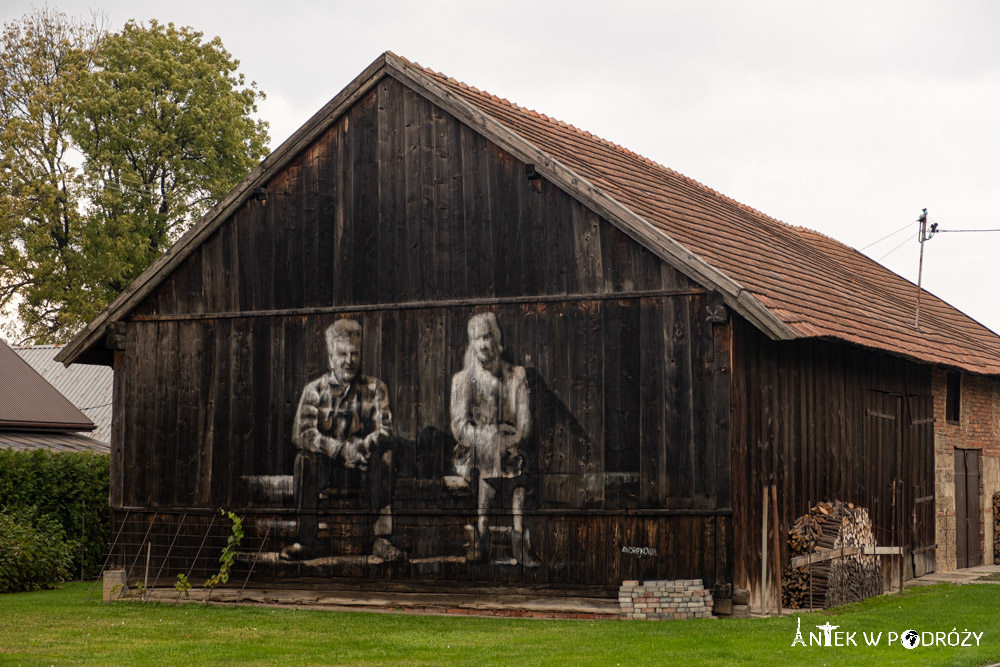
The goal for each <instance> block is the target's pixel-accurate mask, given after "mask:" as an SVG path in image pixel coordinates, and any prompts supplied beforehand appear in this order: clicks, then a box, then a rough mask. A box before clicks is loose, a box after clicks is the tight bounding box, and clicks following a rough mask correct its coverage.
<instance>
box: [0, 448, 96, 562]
mask: <svg viewBox="0 0 1000 667" xmlns="http://www.w3.org/2000/svg"><path fill="white" fill-rule="evenodd" d="M108 466H109V457H108V455H107V454H95V453H91V452H50V451H48V450H44V449H36V450H29V451H23V450H11V449H0V512H9V513H12V514H15V515H18V516H21V515H23V513H24V512H29V511H31V512H33V514H34V515H35V516H37V517H38V519H39V520H43V518H44V517H50V518H51V519H54V520H55V521H57V522H58V523H59V524H60V525H61V526H62V529H63V531H64V533H65V536H66V542H67V544H69V545H70V548H71V550H72V562H71V563H70V575H71V576H73V577H79V576H80V571H81V566H82V567H83V571H84V573H85V576H87V577H95V576H97V575H98V574H100V571H101V565H102V564H103V563H104V557H105V555H106V553H107V550H108V535H109V532H110V520H111V518H110V517H111V515H110V510H109V508H108V484H109V481H110V476H109V471H108ZM31 508H35V509H34V510H32V509H31ZM36 523H37V522H36Z"/></svg>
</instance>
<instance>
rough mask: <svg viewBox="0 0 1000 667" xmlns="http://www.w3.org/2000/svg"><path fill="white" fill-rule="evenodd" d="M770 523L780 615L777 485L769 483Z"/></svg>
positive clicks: (779, 547)
mask: <svg viewBox="0 0 1000 667" xmlns="http://www.w3.org/2000/svg"><path fill="white" fill-rule="evenodd" d="M771 523H772V524H774V527H773V528H772V529H771V530H772V532H773V540H772V541H773V544H774V553H773V554H772V556H771V560H773V561H774V581H775V583H776V584H777V585H778V615H779V616H780V615H781V538H780V537H779V535H778V532H779V531H778V525H779V524H778V486H777V485H776V484H772V485H771Z"/></svg>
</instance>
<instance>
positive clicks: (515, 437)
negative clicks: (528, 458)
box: [451, 313, 539, 567]
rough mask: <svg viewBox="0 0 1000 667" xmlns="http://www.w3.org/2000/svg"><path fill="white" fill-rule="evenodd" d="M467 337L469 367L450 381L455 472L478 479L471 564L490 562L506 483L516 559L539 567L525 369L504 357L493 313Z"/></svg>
mask: <svg viewBox="0 0 1000 667" xmlns="http://www.w3.org/2000/svg"><path fill="white" fill-rule="evenodd" d="M468 334H469V346H468V348H467V349H466V351H465V363H464V367H463V369H462V370H461V371H459V372H458V373H456V374H455V375H454V377H452V381H451V432H452V435H454V436H455V440H457V441H458V442H457V444H456V445H455V456H454V461H453V463H454V466H455V472H456V473H458V475H460V476H462V477H464V478H465V480H466V481H467V482H468V483H470V484H475V482H476V480H477V479H478V485H477V486H478V488H477V489H476V492H477V498H478V504H477V528H478V538H477V537H476V535H470V538H469V546H468V551H467V553H466V558H467V559H468V560H469V561H478V560H482V559H483V558H485V557H487V556H488V554H489V550H490V543H491V533H490V526H489V510H490V508H492V507H493V505H494V503H495V501H496V495H497V492H498V491H501V490H502V489H503V487H504V484H503V480H504V478H507V479H510V480H512V481H511V483H509V484H508V486H509V487H512V488H513V492H512V497H511V510H512V514H513V524H514V525H513V530H512V531H511V554H512V556H513V558H514V560H516V561H517V562H519V563H521V564H523V565H526V566H528V567H536V566H538V565H539V561H538V559H537V558H535V556H534V555H533V554H532V553H531V546H530V543H529V540H528V538H527V534H526V533H525V531H524V526H523V511H524V501H525V495H526V489H525V486H524V484H525V482H524V472H525V457H524V452H523V451H522V449H521V448H522V446H523V445H524V444H525V442H526V440H527V438H528V436H529V435H530V433H531V413H530V404H529V400H528V381H527V378H526V376H525V372H524V367H523V366H517V365H514V364H511V363H509V362H507V361H506V360H504V359H503V358H502V357H501V353H502V351H503V348H502V347H501V345H500V327H499V325H498V324H497V318H496V316H495V315H494V314H493V313H479V314H477V315H473V316H472V317H471V318H470V319H469V324H468Z"/></svg>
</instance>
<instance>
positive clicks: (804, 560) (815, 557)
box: [791, 547, 861, 567]
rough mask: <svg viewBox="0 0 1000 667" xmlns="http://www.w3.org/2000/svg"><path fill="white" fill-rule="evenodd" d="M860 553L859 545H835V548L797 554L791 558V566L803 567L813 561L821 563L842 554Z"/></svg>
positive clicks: (840, 556)
mask: <svg viewBox="0 0 1000 667" xmlns="http://www.w3.org/2000/svg"><path fill="white" fill-rule="evenodd" d="M860 553H861V547H837V548H836V549H825V550H823V551H817V552H815V553H811V554H807V555H805V556H797V557H796V558H793V559H792V562H791V565H792V567H805V566H806V565H811V564H813V563H822V562H823V561H825V560H832V559H834V558H843V557H844V556H856V555H857V554H860Z"/></svg>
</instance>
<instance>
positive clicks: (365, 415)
mask: <svg viewBox="0 0 1000 667" xmlns="http://www.w3.org/2000/svg"><path fill="white" fill-rule="evenodd" d="M325 337H326V349H327V354H328V359H329V365H330V372H329V373H327V374H326V375H323V376H322V377H319V378H317V379H315V380H313V381H312V382H310V383H309V384H307V385H306V386H305V389H303V390H302V397H301V398H300V399H299V407H298V410H297V412H296V413H295V424H294V426H293V428H292V440H293V442H294V443H295V446H296V447H297V448H298V450H299V451H298V454H296V456H295V489H294V494H295V506H296V508H297V509H298V510H299V517H298V522H299V533H298V541H297V542H296V543H295V544H292V545H290V546H288V547H286V548H285V549H284V550H283V551H282V552H281V557H282V558H284V559H287V560H301V559H305V558H312V557H316V556H319V555H321V554H322V550H321V549H318V548H317V546H316V537H317V530H318V517H317V514H316V508H317V507H318V505H319V504H320V502H321V500H322V499H323V498H324V497H325V496H327V495H328V494H327V489H328V488H329V486H330V473H331V470H332V469H333V468H334V467H335V466H343V467H346V468H357V469H359V470H363V471H366V475H365V478H366V482H367V485H368V489H369V502H370V505H371V509H372V511H373V512H375V513H376V514H377V519H376V521H375V525H374V527H373V531H372V532H373V534H374V535H375V541H374V544H373V545H372V554H373V555H375V556H378V557H379V558H382V559H383V560H397V559H399V558H400V557H401V556H402V552H400V550H399V549H397V548H396V547H394V546H393V545H392V543H391V542H390V541H389V537H390V536H391V535H392V482H393V471H392V449H391V448H390V442H391V441H390V438H391V435H392V412H391V411H390V410H389V392H388V390H387V389H386V386H385V384H384V383H383V382H382V381H381V380H379V379H378V378H375V377H372V376H369V375H362V374H361V373H359V371H360V369H361V325H360V324H359V323H358V322H355V321H354V320H348V319H343V320H337V321H336V322H334V323H333V324H332V325H331V326H329V327H328V328H327V329H326V333H325Z"/></svg>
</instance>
